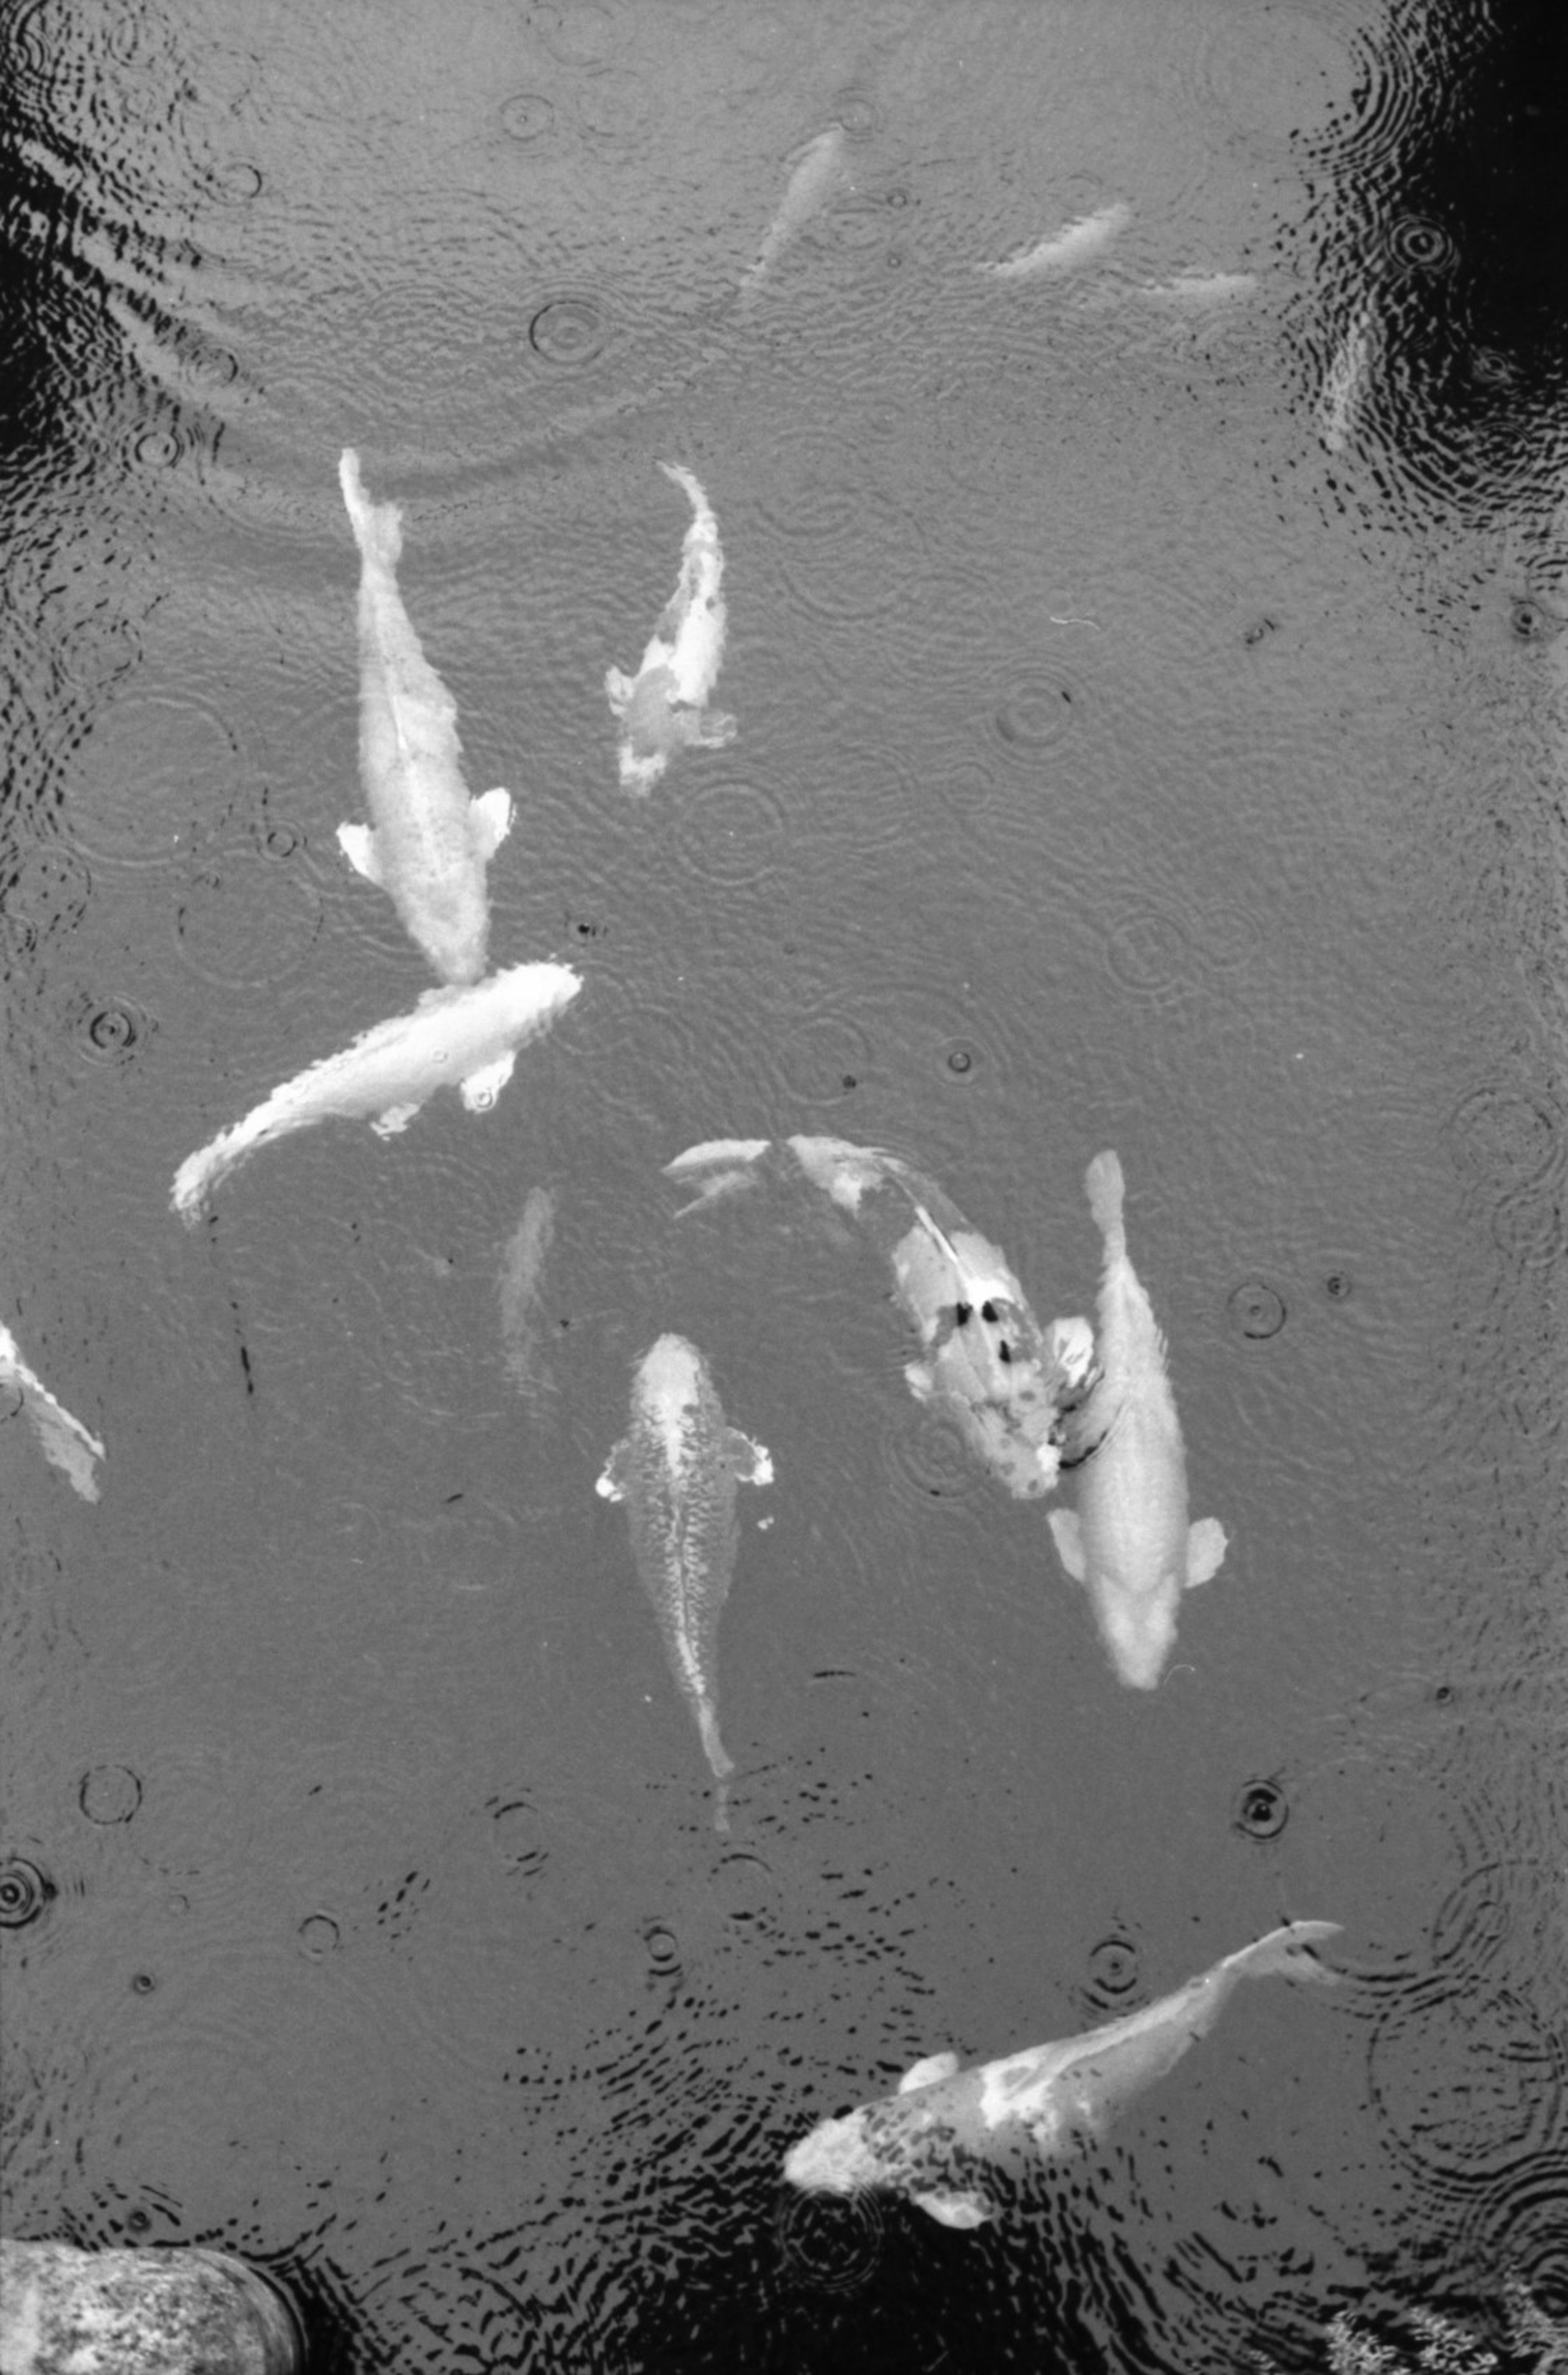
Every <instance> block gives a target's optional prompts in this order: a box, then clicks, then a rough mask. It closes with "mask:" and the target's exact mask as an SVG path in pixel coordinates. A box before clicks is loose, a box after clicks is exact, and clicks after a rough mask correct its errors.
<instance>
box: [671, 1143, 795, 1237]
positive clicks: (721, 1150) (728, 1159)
mask: <svg viewBox="0 0 1568 2375" xmlns="http://www.w3.org/2000/svg"><path fill="white" fill-rule="evenodd" d="M770 1142H771V1141H770V1140H767V1139H765V1138H707V1139H704V1140H703V1141H702V1143H701V1146H689V1147H687V1149H686V1150H685V1152H683V1153H681V1154H678V1155H677V1156H676V1158H675V1160H674V1162H673V1163H666V1164H665V1177H666V1179H678V1180H680V1181H681V1182H682V1183H683V1184H684V1183H685V1182H686V1181H688V1180H700V1181H701V1186H700V1187H699V1188H698V1190H697V1193H696V1195H695V1196H693V1198H692V1199H691V1201H690V1204H683V1205H682V1206H681V1208H680V1210H679V1211H678V1213H677V1214H676V1216H675V1217H676V1219H677V1220H678V1221H684V1219H685V1218H686V1215H687V1214H688V1212H698V1211H701V1209H702V1207H703V1205H704V1204H716V1203H717V1202H718V1200H719V1198H720V1197H721V1196H737V1195H740V1194H742V1193H743V1192H744V1191H745V1190H746V1189H747V1188H754V1187H755V1186H756V1185H757V1181H758V1178H759V1176H760V1173H759V1170H758V1165H759V1164H760V1160H761V1158H762V1156H763V1155H764V1154H766V1153H767V1152H768V1148H769V1145H770Z"/></svg>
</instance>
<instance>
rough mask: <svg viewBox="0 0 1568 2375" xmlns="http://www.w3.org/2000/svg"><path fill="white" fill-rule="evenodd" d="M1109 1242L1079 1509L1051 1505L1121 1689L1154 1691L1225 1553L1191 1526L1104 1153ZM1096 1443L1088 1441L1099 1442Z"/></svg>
mask: <svg viewBox="0 0 1568 2375" xmlns="http://www.w3.org/2000/svg"><path fill="white" fill-rule="evenodd" d="M1084 1188H1085V1190H1086V1192H1087V1194H1088V1197H1089V1204H1090V1210H1091V1212H1092V1213H1093V1215H1094V1218H1095V1220H1096V1221H1097V1223H1099V1226H1100V1231H1101V1235H1102V1237H1103V1238H1104V1241H1105V1268H1104V1272H1103V1276H1102V1281H1101V1287H1100V1368H1101V1376H1100V1382H1099V1384H1098V1385H1097V1386H1096V1387H1095V1388H1094V1391H1093V1394H1092V1395H1091V1398H1090V1400H1089V1404H1088V1407H1087V1408H1086V1410H1085V1412H1084V1413H1083V1427H1082V1431H1083V1435H1084V1437H1085V1439H1090V1440H1093V1443H1094V1447H1093V1448H1092V1450H1091V1451H1090V1452H1089V1453H1088V1455H1087V1457H1086V1458H1085V1459H1084V1460H1083V1462H1082V1465H1081V1466H1080V1468H1079V1471H1078V1508H1077V1511H1076V1513H1075V1512H1074V1511H1073V1510H1070V1509H1053V1510H1052V1512H1051V1531H1052V1533H1053V1534H1054V1535H1055V1542H1056V1549H1057V1552H1058V1554H1060V1557H1061V1562H1062V1565H1063V1566H1065V1567H1066V1569H1067V1573H1068V1574H1069V1575H1070V1576H1071V1577H1073V1579H1074V1581H1075V1582H1078V1583H1081V1584H1083V1585H1085V1586H1086V1587H1087V1589H1088V1591H1089V1596H1090V1599H1091V1601H1092V1602H1093V1605H1094V1613H1095V1617H1096V1619H1097V1621H1098V1623H1099V1625H1100V1630H1101V1633H1102V1636H1103V1638H1104V1641H1105V1646H1106V1648H1108V1649H1109V1650H1110V1653H1111V1658H1112V1662H1113V1663H1114V1666H1115V1669H1116V1672H1118V1673H1119V1674H1120V1676H1121V1678H1122V1680H1123V1682H1124V1683H1128V1684H1132V1686H1133V1687H1134V1688H1135V1689H1138V1690H1145V1691H1151V1690H1152V1689H1153V1688H1154V1686H1155V1684H1157V1683H1158V1681H1159V1680H1160V1675H1161V1669H1162V1667H1163V1666H1164V1663H1165V1660H1166V1658H1167V1657H1168V1656H1169V1655H1170V1651H1171V1648H1172V1645H1173V1642H1174V1640H1175V1637H1176V1609H1177V1606H1178V1604H1179V1602H1180V1601H1181V1596H1182V1594H1183V1592H1184V1591H1186V1590H1190V1589H1192V1587H1193V1586H1194V1585H1195V1584H1199V1583H1207V1582H1208V1578H1209V1577H1210V1576H1212V1575H1213V1574H1215V1572H1216V1571H1217V1570H1218V1568H1219V1566H1220V1561H1221V1559H1223V1557H1224V1555H1225V1530H1224V1528H1223V1526H1221V1525H1220V1520H1219V1519H1218V1518H1199V1519H1198V1520H1197V1523H1196V1524H1195V1525H1191V1526H1189V1525H1188V1523H1187V1464H1186V1454H1185V1449H1184V1448H1183V1445H1182V1430H1181V1424H1180V1422H1179V1421H1178V1419H1177V1417H1176V1404H1175V1399H1174V1397H1173V1394H1172V1392H1171V1383H1170V1379H1169V1377H1168V1376H1167V1375H1166V1369H1165V1340H1164V1338H1163V1336H1161V1332H1160V1329H1159V1325H1158V1323H1157V1321H1156V1319H1155V1317H1154V1313H1153V1311H1152V1309H1151V1308H1150V1306H1149V1297H1148V1295H1147V1294H1145V1293H1144V1290H1143V1285H1142V1282H1141V1281H1140V1280H1139V1278H1138V1272H1137V1271H1136V1270H1134V1268H1133V1266H1132V1263H1131V1261H1130V1260H1129V1259H1128V1258H1127V1239H1126V1228H1125V1226H1124V1224H1123V1220H1122V1199H1123V1192H1124V1191H1123V1182H1122V1166H1121V1164H1120V1162H1119V1161H1118V1160H1117V1158H1116V1156H1115V1155H1114V1153H1112V1152H1106V1153H1104V1154H1097V1155H1096V1156H1095V1158H1094V1160H1093V1162H1092V1163H1091V1164H1090V1166H1089V1169H1088V1171H1087V1172H1086V1173H1085V1175H1084ZM1096 1437H1097V1438H1098V1439H1097V1440H1095V1438H1096Z"/></svg>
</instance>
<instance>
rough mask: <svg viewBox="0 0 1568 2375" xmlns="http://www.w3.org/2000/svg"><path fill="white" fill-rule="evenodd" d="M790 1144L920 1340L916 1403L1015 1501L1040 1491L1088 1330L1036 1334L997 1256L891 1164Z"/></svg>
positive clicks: (1083, 1383) (821, 1144) (930, 1190)
mask: <svg viewBox="0 0 1568 2375" xmlns="http://www.w3.org/2000/svg"><path fill="white" fill-rule="evenodd" d="M788 1145H789V1147H790V1150H791V1152H792V1153H793V1154H794V1156H795V1158H796V1162H797V1163H798V1164H799V1165H800V1167H801V1169H802V1170H803V1171H804V1172H805V1174H806V1176H807V1177H808V1179H810V1180H812V1181H813V1182H814V1183H815V1185H816V1186H817V1187H819V1188H821V1189H822V1190H823V1192H824V1193H825V1194H826V1195H828V1196H829V1197H831V1199H832V1200H833V1202H834V1203H835V1204H837V1205H838V1206H839V1207H840V1208H841V1210H843V1211H848V1212H851V1213H853V1214H854V1215H855V1218H856V1219H857V1220H859V1221H861V1222H862V1223H864V1224H865V1225H866V1226H867V1229H868V1231H869V1232H870V1234H871V1235H872V1236H873V1238H874V1240H875V1241H876V1242H877V1243H878V1245H879V1246H880V1247H881V1249H882V1251H883V1252H884V1253H886V1255H887V1256H888V1258H889V1259H890V1263H891V1265H892V1272H893V1285H894V1289H895V1291H896V1293H897V1295H898V1299H899V1302H900V1304H901V1306H902V1309H903V1311H904V1314H905V1317H907V1318H908V1319H909V1320H910V1322H911V1323H912V1325H913V1326H914V1329H915V1332H916V1334H917V1336H918V1337H919V1340H920V1347H921V1353H920V1357H919V1359H917V1360H914V1361H911V1362H910V1363H908V1364H907V1365H906V1366H905V1369H904V1378H905V1381H906V1383H907V1384H908V1386H909V1388H910V1391H911V1392H912V1393H913V1394H914V1397H915V1400H917V1401H922V1402H928V1403H932V1404H934V1405H936V1406H937V1408H939V1409H942V1410H945V1411H947V1412H950V1414H951V1415H952V1417H953V1418H954V1419H955V1420H956V1422H957V1424H958V1425H959V1427H960V1429H961V1432H962V1434H963V1435H964V1436H965V1438H966V1440H967V1441H968V1443H969V1445H970V1447H971V1449H972V1450H973V1452H974V1453H975V1454H976V1456H977V1457H978V1458H979V1459H981V1460H982V1461H983V1462H984V1465H985V1466H986V1467H987V1468H988V1469H989V1470H990V1471H991V1472H992V1474H993V1475H994V1476H996V1477H998V1478H999V1479H1000V1481H1001V1482H1002V1483H1004V1484H1005V1485H1006V1486H1007V1488H1008V1492H1009V1493H1011V1494H1012V1495H1014V1496H1015V1497H1016V1498H1018V1499H1020V1500H1035V1499H1038V1498H1039V1497H1040V1495H1043V1494H1045V1493H1049V1492H1050V1491H1051V1489H1052V1487H1053V1486H1054V1485H1055V1482H1056V1478H1057V1472H1058V1471H1059V1469H1060V1466H1061V1458H1062V1447H1063V1444H1064V1441H1065V1440H1066V1433H1067V1415H1068V1413H1069V1412H1070V1411H1071V1410H1072V1409H1073V1407H1074V1406H1075V1405H1076V1404H1077V1403H1078V1402H1079V1400H1081V1399H1082V1397H1083V1394H1084V1392H1085V1391H1086V1389H1087V1388H1088V1385H1089V1381H1090V1378H1091V1373H1092V1370H1093V1365H1094V1339H1093V1335H1092V1332H1091V1329H1090V1326H1089V1322H1088V1321H1087V1320H1086V1319H1080V1318H1078V1319H1055V1320H1053V1321H1052V1323H1051V1325H1050V1327H1049V1328H1048V1329H1043V1328H1042V1327H1041V1325H1040V1322H1039V1321H1038V1320H1037V1319H1036V1317H1035V1316H1034V1314H1033V1312H1032V1309H1031V1308H1030V1304H1029V1298H1028V1296H1027V1295H1026V1294H1025V1293H1024V1291H1023V1288H1022V1287H1021V1285H1020V1283H1019V1281H1018V1279H1017V1278H1016V1277H1015V1276H1014V1274H1013V1272H1012V1270H1010V1269H1009V1268H1008V1263H1007V1261H1006V1260H1005V1259H1004V1258H1003V1256H1002V1253H1001V1251H1000V1249H999V1248H998V1247H996V1246H994V1245H992V1243H991V1242H990V1240H989V1238H987V1237H983V1236H982V1235H980V1232H979V1231H978V1230H977V1229H975V1228H973V1227H972V1226H971V1224H970V1223H969V1222H968V1221H967V1220H965V1218H964V1216H963V1214H962V1213H961V1211H959V1209H958V1207H957V1205H956V1204H954V1203H953V1202H952V1201H951V1200H950V1199H949V1197H947V1196H945V1195H944V1194H943V1192H942V1190H941V1189H940V1188H938V1187H937V1185H936V1183H935V1182H934V1181H933V1180H930V1179H926V1178H925V1177H923V1176H922V1175H921V1174H920V1173H919V1172H918V1171H915V1170H914V1169H913V1168H912V1167H911V1166H910V1165H909V1164H906V1163H904V1162H902V1160H901V1159H900V1158H899V1157H898V1156H897V1155H894V1154H889V1153H887V1152H885V1151H884V1150H883V1149H881V1148H879V1147H872V1146H851V1145H849V1144H848V1143H847V1142H846V1141H845V1140H843V1139H836V1138H805V1137H797V1138H792V1139H790V1140H788Z"/></svg>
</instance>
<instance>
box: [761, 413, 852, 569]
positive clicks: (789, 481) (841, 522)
mask: <svg viewBox="0 0 1568 2375" xmlns="http://www.w3.org/2000/svg"><path fill="white" fill-rule="evenodd" d="M763 467H765V469H766V471H767V476H766V478H765V479H764V480H763V482H762V484H761V485H760V487H759V488H758V490H757V493H756V509H757V516H758V518H759V519H760V522H761V524H762V526H763V527H764V528H767V529H769V530H771V531H772V534H774V535H775V536H780V537H783V538H784V539H785V541H786V543H788V544H791V545H796V544H803V545H817V546H819V545H826V544H833V545H840V544H844V545H848V544H854V543H855V542H857V541H861V540H863V539H864V538H865V536H866V534H867V526H868V520H869V514H870V507H871V504H872V502H873V501H874V499H875V497H876V496H877V494H878V487H877V484H876V480H875V478H874V476H873V473H872V469H871V466H870V465H868V464H867V463H866V462H864V461H863V460H862V459H861V458H860V456H859V455H857V454H856V452H855V447H854V446H853V445H850V444H848V443H845V441H844V440H843V438H842V437H834V436H831V435H829V434H827V433H826V432H825V431H818V430H805V431H797V432H796V434H795V435H793V436H785V437H782V438H780V439H779V440H778V441H777V443H773V444H770V446H769V448H768V452H767V455H766V460H765V463H764V464H763Z"/></svg>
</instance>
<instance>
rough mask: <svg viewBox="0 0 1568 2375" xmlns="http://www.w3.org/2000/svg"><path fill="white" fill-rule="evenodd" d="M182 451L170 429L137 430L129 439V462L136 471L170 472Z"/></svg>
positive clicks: (182, 446)
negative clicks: (130, 461)
mask: <svg viewBox="0 0 1568 2375" xmlns="http://www.w3.org/2000/svg"><path fill="white" fill-rule="evenodd" d="M184 450H185V448H184V445H183V443H182V441H181V440H180V438H179V437H178V436H176V434H175V432H174V431H173V430H172V429H139V430H137V431H136V434H135V435H134V436H133V437H132V439H131V445H130V455H131V460H132V462H133V464H134V465H135V467H136V468H137V469H138V470H171V469H172V468H173V467H174V465H175V464H176V463H177V462H178V461H179V459H180V456H181V455H182V454H183V452H184Z"/></svg>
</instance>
